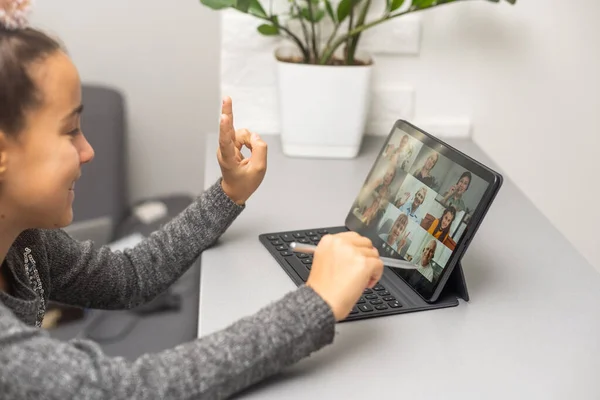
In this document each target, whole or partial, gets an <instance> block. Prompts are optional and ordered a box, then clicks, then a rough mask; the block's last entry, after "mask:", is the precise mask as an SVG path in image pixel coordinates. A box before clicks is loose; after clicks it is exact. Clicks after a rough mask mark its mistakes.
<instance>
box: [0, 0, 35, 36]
mask: <svg viewBox="0 0 600 400" xmlns="http://www.w3.org/2000/svg"><path fill="white" fill-rule="evenodd" d="M31 3H32V1H31V0H0V29H2V28H4V29H8V30H18V29H24V28H26V27H27V26H28V19H27V17H28V14H29V11H30V8H31Z"/></svg>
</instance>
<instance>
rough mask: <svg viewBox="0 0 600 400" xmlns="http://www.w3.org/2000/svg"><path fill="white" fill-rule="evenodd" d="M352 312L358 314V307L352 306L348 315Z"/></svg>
mask: <svg viewBox="0 0 600 400" xmlns="http://www.w3.org/2000/svg"><path fill="white" fill-rule="evenodd" d="M353 314H358V308H356V307H352V310H350V315H353Z"/></svg>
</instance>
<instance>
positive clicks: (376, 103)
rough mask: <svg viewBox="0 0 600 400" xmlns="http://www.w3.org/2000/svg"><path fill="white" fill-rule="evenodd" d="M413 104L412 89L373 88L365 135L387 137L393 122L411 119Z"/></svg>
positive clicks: (397, 87)
mask: <svg viewBox="0 0 600 400" xmlns="http://www.w3.org/2000/svg"><path fill="white" fill-rule="evenodd" d="M414 103H415V91H414V89H413V88H412V87H409V86H385V87H374V88H373V89H372V91H371V101H370V109H369V116H368V120H367V127H366V132H367V134H369V135H377V136H387V135H388V134H389V133H390V130H391V129H392V126H393V125H394V122H396V121H397V120H399V119H405V120H410V119H412V116H413V113H414Z"/></svg>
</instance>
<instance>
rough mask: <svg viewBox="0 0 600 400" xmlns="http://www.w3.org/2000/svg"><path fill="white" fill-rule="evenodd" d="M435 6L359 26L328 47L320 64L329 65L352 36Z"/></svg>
mask: <svg viewBox="0 0 600 400" xmlns="http://www.w3.org/2000/svg"><path fill="white" fill-rule="evenodd" d="M443 4H445V3H443ZM435 6H436V5H430V6H427V7H423V8H419V9H418V10H415V9H413V8H409V9H408V10H407V11H403V12H399V13H396V14H392V15H389V16H387V17H382V18H380V19H376V20H374V21H371V22H369V23H368V24H365V25H362V26H359V27H357V28H354V29H352V30H351V31H350V32H348V33H347V34H345V35H343V36H341V37H340V38H338V39H337V40H336V41H334V42H333V44H332V45H330V46H328V47H327V49H325V50H324V51H323V55H322V56H321V59H320V60H319V64H327V63H328V62H329V60H330V59H331V57H332V56H333V53H334V52H335V50H336V49H337V48H338V47H340V46H341V45H342V44H344V43H345V42H346V41H347V40H348V38H349V37H350V36H353V35H357V34H359V33H361V32H362V31H364V30H366V29H369V28H372V27H374V26H376V25H379V24H381V23H382V22H385V21H389V20H390V19H392V18H396V17H400V16H402V15H405V14H408V13H411V12H416V11H423V10H426V9H428V8H432V7H435Z"/></svg>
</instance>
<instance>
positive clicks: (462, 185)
mask: <svg viewBox="0 0 600 400" xmlns="http://www.w3.org/2000/svg"><path fill="white" fill-rule="evenodd" d="M457 186H458V188H457V189H458V194H463V193H464V192H466V191H467V188H468V187H469V178H468V177H466V176H463V177H462V178H460V180H459V181H458V185H457Z"/></svg>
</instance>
